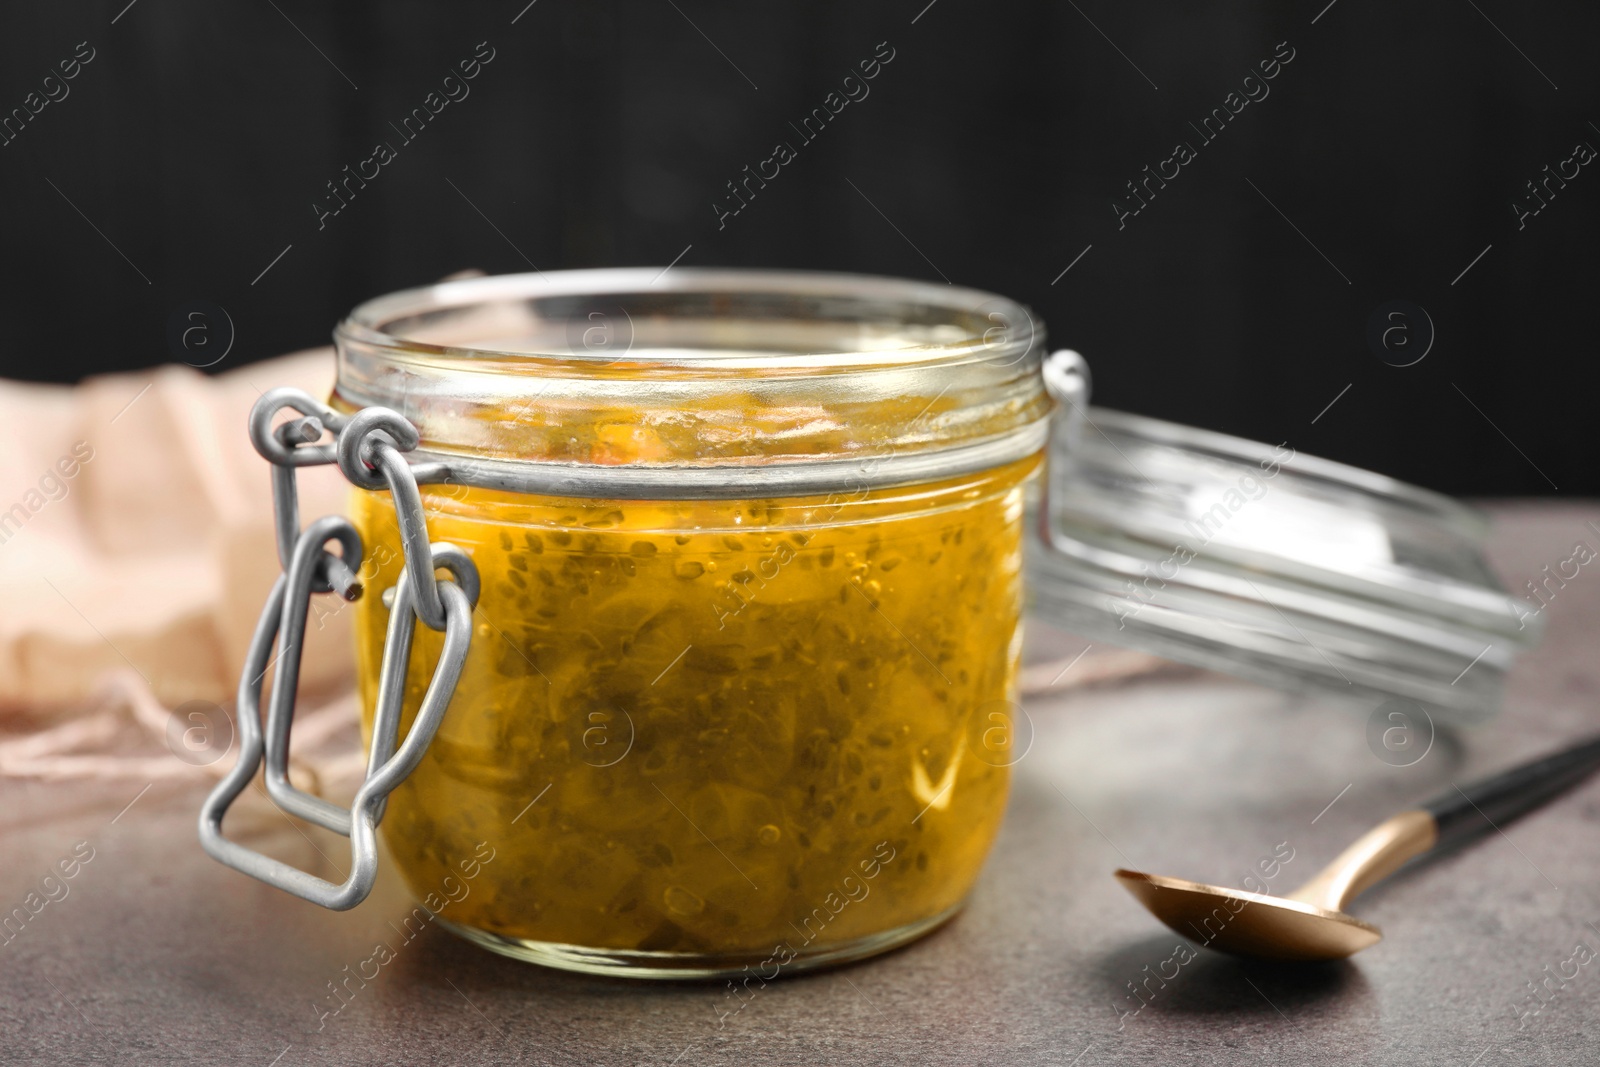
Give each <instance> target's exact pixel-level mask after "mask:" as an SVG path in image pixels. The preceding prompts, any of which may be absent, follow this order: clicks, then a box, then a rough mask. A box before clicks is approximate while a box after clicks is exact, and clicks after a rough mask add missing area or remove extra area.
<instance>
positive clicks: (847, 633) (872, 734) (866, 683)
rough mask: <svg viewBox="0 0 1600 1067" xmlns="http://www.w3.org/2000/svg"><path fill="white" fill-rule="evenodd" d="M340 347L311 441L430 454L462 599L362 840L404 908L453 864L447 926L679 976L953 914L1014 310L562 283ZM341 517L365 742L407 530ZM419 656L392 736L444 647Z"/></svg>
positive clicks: (747, 279)
mask: <svg viewBox="0 0 1600 1067" xmlns="http://www.w3.org/2000/svg"><path fill="white" fill-rule="evenodd" d="M335 336H336V341H337V351H338V378H337V384H336V386H335V389H334V394H333V397H332V400H331V408H332V410H333V411H334V412H337V413H338V415H339V416H342V417H343V418H345V419H350V418H352V417H354V416H355V415H356V414H357V413H358V412H362V411H364V410H366V411H371V410H373V409H375V408H381V409H389V410H390V411H393V412H397V413H399V415H401V416H403V418H404V420H405V422H406V423H409V424H410V425H411V426H412V427H414V428H415V433H416V435H417V441H416V444H415V446H414V447H412V448H409V449H407V454H406V460H407V461H408V462H409V464H410V466H411V469H412V470H413V471H416V472H419V476H418V478H417V480H418V481H419V482H421V483H422V484H421V485H420V487H419V500H420V505H421V510H420V513H421V515H422V516H423V517H424V521H425V525H426V538H427V542H428V543H431V544H432V545H433V546H434V547H435V548H438V547H439V546H441V545H443V544H448V545H450V546H454V548H455V549H459V550H461V551H464V552H465V554H466V556H467V557H469V558H470V560H471V562H472V564H473V566H474V567H475V570H476V574H477V580H478V583H479V585H480V588H481V592H480V595H479V599H478V602H477V605H476V608H475V610H474V611H473V614H472V619H471V634H470V650H469V651H467V652H466V654H465V657H464V661H463V662H462V664H461V666H460V673H459V679H458V680H457V681H456V683H455V689H454V697H453V699H451V700H450V701H449V706H448V712H447V713H446V714H444V715H443V716H442V719H441V720H440V722H439V724H438V726H437V732H436V733H435V734H434V736H433V737H432V742H431V744H430V745H429V746H428V747H427V749H426V753H425V755H422V756H421V757H420V759H419V760H418V761H417V763H416V765H415V767H414V769H412V770H411V771H410V773H409V776H408V777H407V778H406V779H405V780H404V781H403V782H402V783H401V784H399V785H398V786H397V787H396V788H394V790H393V792H392V793H390V794H389V796H388V799H387V810H386V812H385V813H384V814H383V816H382V827H383V837H384V840H385V843H386V845H387V851H388V854H389V855H390V856H391V857H392V860H393V862H394V864H395V865H396V866H397V867H398V868H399V869H400V871H401V872H402V873H403V874H404V876H405V878H406V879H407V881H408V883H409V884H410V886H411V888H412V889H413V891H414V893H415V895H416V896H417V897H418V899H425V898H426V897H427V895H428V894H429V893H434V894H439V893H440V887H441V886H442V885H444V884H445V883H446V881H447V880H451V881H459V880H460V872H461V871H462V870H464V869H465V868H463V867H462V864H463V863H466V864H469V865H470V866H471V867H472V868H473V869H474V871H475V877H474V878H473V879H472V880H471V883H470V892H469V893H468V894H467V895H466V896H464V897H463V898H462V899H461V900H459V901H457V902H454V903H452V904H451V905H450V906H449V908H448V910H447V911H446V912H445V913H444V914H443V915H442V916H441V917H440V921H441V922H444V923H446V924H447V925H448V926H449V927H450V928H451V929H453V930H454V931H456V932H457V933H459V934H461V935H462V936H464V937H466V938H468V939H469V940H472V941H474V942H476V943H478V944H481V945H484V946H486V947H488V948H490V949H492V950H494V951H497V952H501V953H504V954H507V955H511V956H516V957H520V958H524V959H529V960H534V961H537V962H541V963H547V964H553V965H555V966H560V967H567V968H572V969H578V970H586V971H598V972H624V973H627V974H635V975H646V976H665V977H690V976H701V975H714V974H724V973H741V972H743V971H744V969H745V968H747V967H748V968H751V969H752V970H753V969H756V968H762V969H765V970H768V971H770V970H771V969H772V968H773V967H774V966H780V967H781V968H782V969H784V970H786V971H787V970H796V969H802V968H805V967H810V966H815V965H818V964H823V963H832V962H837V961H843V960H850V959H856V958H860V957H863V956H867V955H871V954H873V953H877V952H881V951H884V950H887V949H889V948H893V947H895V946H897V945H900V944H903V943H905V942H906V941H909V940H911V939H913V938H915V937H917V936H919V935H921V934H923V933H925V932H927V931H929V930H931V929H933V928H935V927H936V926H938V925H939V924H940V923H942V922H944V921H945V920H946V919H948V918H949V917H950V916H951V915H953V914H954V913H955V912H956V911H957V910H958V909H959V908H960V906H961V904H962V901H963V900H964V898H965V897H966V895H967V893H968V891H969V889H970V888H971V886H972V884H973V881H974V879H975V878H976V877H977V874H978V871H979V868H980V867H981V866H982V863H983V860H984V857H985V855H986V854H987V852H988V850H989V847H990V845H991V843H992V842H993V840H994V837H995V834H996V832H997V830H998V828H999V824H1000V820H1001V816H1002V813H1003V811H1004V808H1005V803H1006V795H1007V783H1008V775H1009V769H1008V764H1009V762H1010V760H1009V755H1008V752H1007V750H1006V746H1007V745H1008V743H1009V740H1010V735H1009V731H1008V727H1009V723H1010V715H1011V709H1012V708H1014V706H1015V704H1014V701H1015V697H1016V693H1015V676H1016V670H1017V666H1018V661H1019V658H1020V647H1021V634H1020V628H1019V621H1020V615H1021V611H1022V584H1021V572H1022V543H1023V536H1022V535H1023V515H1024V490H1025V486H1026V485H1027V483H1028V482H1029V480H1030V479H1031V477H1032V476H1033V475H1034V473H1035V471H1036V470H1037V469H1038V466H1039V460H1040V454H1041V452H1042V450H1043V447H1044V444H1045V441H1046V437H1047V420H1048V416H1049V414H1050V412H1051V410H1052V407H1053V405H1052V402H1051V400H1050V399H1049V397H1048V395H1047V393H1046V391H1045V389H1044V387H1043V384H1042V380H1041V377H1040V373H1039V365H1040V345H1041V343H1042V340H1043V338H1042V336H1040V335H1039V334H1038V333H1037V331H1035V330H1033V329H1032V325H1031V320H1030V319H1029V317H1028V315H1027V313H1026V312H1025V311H1024V310H1023V309H1022V308H1021V307H1019V306H1018V305H1015V304H1013V303H1011V302H1009V301H1005V300H1002V299H1000V298H998V297H994V296H991V295H989V294H986V293H978V292H973V291H971V290H964V289H959V288H954V287H949V286H940V285H930V284H923V283H916V282H903V281H894V280H887V279H878V278H865V277H854V276H843V275H825V274H795V273H768V272H749V271H741V272H718V271H695V270H672V271H670V272H666V273H657V272H652V271H639V270H614V271H575V272H563V273H549V274H542V275H521V276H513V277H495V278H483V279H473V280H467V281H458V282H450V283H446V284H442V285H437V286H434V287H431V288H428V289H422V290H416V291H412V292H406V293H400V294H396V295H392V296H388V297H384V298H382V299H379V300H375V301H372V302H370V303H368V304H366V305H363V306H362V307H360V308H357V309H356V310H355V311H354V312H353V313H352V314H351V315H350V317H349V318H348V319H347V320H346V321H345V322H344V323H342V324H341V325H340V326H339V328H338V330H337V332H336V335H335ZM369 466H371V464H370V461H369ZM445 469H447V470H448V474H442V473H441V472H442V471H443V470H445ZM430 470H431V472H432V473H423V472H427V471H430ZM354 494H355V495H354V500H353V515H352V518H353V520H354V527H355V530H356V531H357V533H358V534H359V538H360V542H361V543H362V544H363V545H364V546H365V562H364V564H363V565H362V566H361V567H360V568H359V572H360V580H361V581H362V583H363V584H364V585H365V586H366V588H367V595H366V596H364V597H363V598H362V599H361V600H360V601H359V603H358V606H357V618H356V630H357V662H358V675H359V679H360V685H361V692H362V697H363V703H364V706H365V709H366V714H365V725H366V728H367V732H368V741H369V743H370V742H372V740H373V727H374V716H375V713H376V709H377V708H378V706H379V705H380V703H382V699H381V697H380V688H381V687H382V681H383V676H384V673H385V671H387V670H393V669H394V668H393V667H392V666H390V665H389V664H388V662H387V661H386V658H385V654H384V652H385V647H386V635H387V632H388V631H389V629H390V624H391V619H392V617H393V616H394V615H395V613H396V612H397V611H398V610H399V609H398V608H397V607H396V606H395V597H394V590H395V587H396V585H397V583H398V582H399V580H400V578H401V575H402V574H403V573H404V572H405V570H406V567H407V557H408V556H409V555H411V554H412V553H411V546H410V545H408V544H407V543H406V539H405V538H404V537H403V536H402V529H401V527H402V526H403V525H404V524H405V521H406V520H405V519H404V517H403V515H404V511H403V509H400V508H397V502H396V499H395V498H392V497H391V495H390V494H389V493H383V492H369V491H367V490H366V489H356V490H355V491H354ZM403 496H404V494H402V497H403ZM352 569H354V568H352ZM405 619H406V621H407V622H408V623H409V621H410V616H409V614H406V615H405ZM415 629H416V634H415V638H414V646H413V647H412V648H411V650H410V655H409V669H408V671H407V672H406V673H405V674H404V676H403V678H402V676H400V675H398V674H396V676H395V679H394V682H393V683H392V684H395V685H397V686H398V687H400V688H403V693H404V699H403V701H401V710H400V713H399V719H400V721H399V734H400V735H402V736H403V735H407V734H409V733H411V732H413V724H414V720H415V718H416V716H417V712H418V708H419V706H420V705H421V702H422V698H423V694H424V692H425V691H426V690H427V688H428V686H429V684H430V678H431V677H432V675H433V673H434V665H435V664H436V663H438V662H439V661H440V660H441V659H442V658H444V651H445V649H444V646H445V644H446V642H447V641H448V640H453V639H454V638H452V637H448V636H447V634H446V633H445V632H441V631H438V630H434V629H431V628H429V627H428V626H416V627H415ZM271 734H272V730H271V727H270V725H269V728H268V736H269V747H270V737H271ZM373 747H374V751H377V750H379V749H381V748H382V747H383V746H382V745H381V744H375V745H374V746H373ZM485 856H492V857H493V858H492V860H491V861H488V862H485V861H484V857H485Z"/></svg>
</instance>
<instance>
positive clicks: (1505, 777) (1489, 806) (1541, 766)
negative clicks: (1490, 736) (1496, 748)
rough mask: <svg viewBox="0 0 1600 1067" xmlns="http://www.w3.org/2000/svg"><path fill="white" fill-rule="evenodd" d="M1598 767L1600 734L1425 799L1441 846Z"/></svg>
mask: <svg viewBox="0 0 1600 1067" xmlns="http://www.w3.org/2000/svg"><path fill="white" fill-rule="evenodd" d="M1596 768H1600V737H1593V738H1590V739H1589V740H1587V741H1580V742H1579V743H1578V744H1576V745H1573V746H1572V747H1570V748H1566V749H1563V750H1562V751H1560V752H1557V753H1555V754H1554V755H1552V756H1546V757H1544V758H1543V759H1538V760H1534V761H1533V762H1532V763H1525V764H1523V765H1522V766H1520V767H1514V768H1512V769H1511V770H1509V771H1505V772H1504V773H1502V774H1497V775H1495V776H1494V777H1493V778H1486V779H1484V780H1483V781H1481V782H1474V783H1473V784H1472V785H1469V786H1467V787H1466V788H1464V789H1463V788H1461V787H1459V786H1452V787H1451V788H1450V789H1449V790H1448V791H1446V792H1445V793H1442V794H1440V795H1439V796H1437V797H1435V798H1434V799H1433V800H1431V801H1429V802H1428V803H1427V804H1424V805H1423V806H1422V807H1423V810H1424V811H1426V812H1427V813H1428V814H1430V815H1432V816H1433V819H1434V822H1436V823H1437V824H1438V826H1439V840H1438V845H1437V846H1436V847H1439V846H1445V845H1453V844H1455V843H1456V842H1458V841H1461V840H1464V839H1466V838H1468V837H1471V836H1473V835H1474V834H1477V833H1481V832H1482V831H1484V830H1487V829H1489V828H1490V827H1491V826H1500V825H1503V824H1504V823H1506V822H1509V821H1510V820H1512V819H1515V818H1516V817H1517V816H1519V815H1522V814H1523V813H1525V812H1528V811H1532V810H1533V809H1534V808H1536V807H1538V806H1539V805H1541V804H1543V803H1544V802H1545V801H1547V800H1549V799H1551V798H1552V797H1554V796H1556V795H1557V794H1559V793H1563V792H1565V791H1566V790H1568V789H1570V788H1571V787H1573V786H1575V785H1577V784H1578V783H1579V782H1581V781H1583V779H1585V778H1587V777H1588V776H1589V774H1590V773H1591V772H1593V771H1594V770H1595V769H1596Z"/></svg>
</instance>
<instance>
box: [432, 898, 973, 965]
mask: <svg viewBox="0 0 1600 1067" xmlns="http://www.w3.org/2000/svg"><path fill="white" fill-rule="evenodd" d="M965 905H966V901H965V900H960V901H958V902H956V904H954V905H953V906H951V907H949V908H946V909H945V910H944V911H942V912H940V913H939V914H937V915H935V916H932V917H931V918H927V919H920V920H918V921H917V922H914V923H907V924H906V925H905V926H897V927H895V928H894V929H893V930H885V931H883V932H882V933H877V934H869V935H868V936H866V937H858V938H855V939H853V940H850V941H844V942H839V943H835V944H831V945H826V946H820V947H818V948H814V949H809V950H808V949H801V950H799V951H798V952H797V954H796V955H795V957H794V959H792V960H789V961H788V962H787V963H784V964H783V965H782V971H783V973H785V974H794V973H798V972H801V971H811V970H817V969H819V968H823V967H832V966H837V965H840V964H846V963H854V962H856V961H858V960H864V959H867V958H868V957H870V956H877V955H880V954H882V953H884V952H888V951H890V950H891V949H896V948H899V947H900V946H902V945H906V944H909V943H911V942H912V941H915V940H917V938H919V937H923V936H925V935H927V934H930V933H932V932H933V931H934V930H937V929H938V928H939V927H940V926H943V925H944V924H945V923H947V922H949V921H950V920H951V919H953V918H954V917H955V915H956V913H957V912H959V911H960V910H961V909H962V908H963V907H964V906H965ZM435 921H436V922H437V923H438V924H439V925H441V926H443V927H444V928H445V929H447V930H449V931H450V932H451V933H453V934H455V935H456V936H457V937H459V938H462V939H463V940H465V941H470V942H471V943H472V944H474V945H478V946H480V947H482V948H486V949H488V950H489V951H490V952H496V953H499V954H500V955H502V956H510V957H511V958H512V959H516V960H526V961H527V962H529V963H537V964H541V965H542V966H545V967H554V968H556V969H557V970H562V971H577V972H579V973H580V974H598V975H606V976H609V977H613V978H651V979H688V980H693V979H706V978H729V977H739V976H743V975H745V974H747V973H749V972H748V971H747V970H746V969H747V968H751V969H755V968H767V967H771V966H773V960H772V954H771V951H770V950H769V951H767V952H762V953H730V954H728V955H711V954H707V953H699V952H637V951H633V950H630V949H613V948H588V947H585V946H583V945H564V944H561V943H559V942H554V941H526V940H523V939H521V938H514V937H505V936H503V935H501V934H495V933H490V932H489V931H487V930H479V929H477V928H475V927H471V926H461V925H459V924H457V923H453V922H450V921H449V920H448V919H445V918H443V917H442V916H441V917H439V918H437V919H436V920H435Z"/></svg>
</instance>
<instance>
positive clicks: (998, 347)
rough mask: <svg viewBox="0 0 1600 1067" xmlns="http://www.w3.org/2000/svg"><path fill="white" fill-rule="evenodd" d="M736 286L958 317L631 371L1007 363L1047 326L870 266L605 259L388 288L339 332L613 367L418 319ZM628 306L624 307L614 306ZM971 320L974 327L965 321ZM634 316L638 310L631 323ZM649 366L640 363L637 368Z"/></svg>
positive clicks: (374, 340) (464, 353)
mask: <svg viewBox="0 0 1600 1067" xmlns="http://www.w3.org/2000/svg"><path fill="white" fill-rule="evenodd" d="M732 294H740V295H748V296H768V297H773V298H788V299H799V300H805V299H810V300H819V301H829V302H831V303H830V307H831V308H832V309H834V310H835V311H839V310H843V309H844V307H845V305H846V304H854V305H857V306H858V307H859V308H860V309H861V310H862V311H863V312H864V311H866V310H868V309H870V308H871V307H872V306H874V305H876V306H877V307H879V308H881V309H885V310H887V309H890V308H898V309H902V310H901V313H900V316H899V318H900V319H902V320H904V319H905V318H906V314H905V310H904V309H910V308H920V309H922V310H923V311H924V312H925V313H927V314H928V315H929V317H930V318H931V316H932V315H934V314H944V315H946V316H948V317H949V318H950V319H951V320H952V321H950V322H947V323H944V324H941V325H942V327H943V329H942V332H943V333H946V334H948V335H949V336H950V340H949V341H947V342H943V343H940V342H937V341H928V342H924V343H918V344H902V345H898V346H882V347H880V346H873V347H858V348H854V349H846V348H844V347H843V346H836V347H835V348H834V349H832V350H824V351H815V352H773V351H751V352H744V353H735V352H730V351H719V352H717V353H716V354H715V355H707V354H706V353H705V352H703V351H699V352H697V351H695V350H694V349H693V348H691V347H687V346H686V347H685V348H683V349H678V350H675V351H671V352H662V351H657V352H653V353H652V355H651V357H650V359H649V360H647V361H640V360H636V359H629V360H628V362H629V363H630V364H632V365H633V368H634V369H635V370H636V371H648V370H658V371H664V372H668V373H671V372H672V371H674V370H676V371H679V372H689V373H691V374H694V376H697V377H698V376H701V375H703V374H705V373H706V372H712V373H713V376H714V375H715V373H716V372H737V373H741V374H748V373H750V372H753V371H757V372H759V371H765V372H780V373H781V372H785V371H787V372H801V373H805V374H818V373H827V372H828V371H830V370H850V369H857V368H860V367H863V366H891V365H892V366H900V367H908V366H928V365H938V364H943V363H952V362H957V363H959V362H962V361H966V360H972V359H981V360H985V361H993V362H998V363H1005V362H1008V361H1021V360H1022V359H1024V358H1025V357H1026V355H1027V353H1028V352H1029V351H1030V349H1033V348H1036V347H1037V346H1038V345H1039V344H1040V343H1041V340H1042V337H1043V328H1042V326H1041V325H1040V324H1039V323H1038V322H1037V321H1036V320H1035V319H1034V318H1033V316H1032V314H1031V313H1030V311H1029V310H1028V309H1027V308H1026V307H1025V306H1024V305H1022V304H1020V303H1018V302H1017V301H1014V300H1011V299H1010V298H1008V297H1004V296H1000V295H999V294H997V293H992V292H987V291H984V290H981V289H973V288H967V287H964V286H957V285H948V284H947V285H940V284H936V283H933V282H927V281H919V280H914V279H906V278H893V277H884V276H879V275H871V274H853V273H844V272H832V271H808V270H773V269H764V268H742V267H741V268H703V267H670V266H669V267H666V268H655V267H605V268H582V269H574V270H556V271H535V272H524V273H520V274H500V275H481V276H476V277H470V278H457V279H453V280H446V281H442V282H438V283H436V284H433V285H426V286H419V287H415V288H411V289H403V290H400V291H397V292H393V293H388V294H385V295H383V296H379V297H375V298H373V299H370V300H367V301H364V302H363V303H361V304H358V305H357V306H356V307H355V308H354V309H352V310H351V311H350V312H349V313H348V314H347V315H346V317H345V318H344V319H343V320H342V321H341V322H340V323H339V324H338V325H337V327H336V328H335V330H334V337H335V339H336V341H338V342H355V343H359V344H363V345H368V346H374V347H378V348H382V349H385V350H386V351H387V354H388V356H389V358H391V359H395V360H400V361H412V360H416V361H423V362H430V363H439V364H444V365H450V364H452V363H458V364H461V365H463V366H470V367H471V368H472V369H475V370H484V369H489V368H488V365H489V364H498V365H499V367H500V369H503V370H506V371H510V372H515V371H516V370H517V369H519V368H523V367H526V366H528V365H530V364H536V363H539V362H548V361H551V360H558V361H560V362H562V363H564V364H565V365H567V366H568V367H569V368H577V367H583V366H585V365H589V366H593V367H609V366H613V365H615V364H617V363H618V362H619V361H620V360H622V359H626V358H627V353H626V350H625V351H624V353H623V354H622V355H620V356H619V354H618V352H617V351H616V350H615V349H614V348H612V347H609V346H593V347H592V346H587V345H583V344H567V345H564V346H555V345H551V346H545V348H544V349H543V350H540V349H538V348H535V349H529V348H517V347H510V346H505V345H495V344H470V345H469V344H460V343H440V342H438V341H437V340H430V339H429V338H428V337H427V336H425V335H421V334H419V333H418V331H417V330H416V328H415V325H412V326H411V327H410V328H404V327H402V326H400V325H399V324H403V323H404V324H417V323H426V322H427V321H428V320H429V319H430V318H433V317H437V316H439V315H441V314H446V313H450V312H462V311H464V310H466V309H471V308H473V307H476V306H484V305H492V304H508V303H511V302H519V301H533V300H559V299H561V298H581V299H586V300H589V301H591V302H594V301H602V300H607V299H614V298H617V297H620V296H624V295H631V296H678V297H688V296H713V295H717V296H726V295H732ZM616 306H617V308H618V310H621V311H622V312H623V313H624V314H625V315H631V313H630V312H629V311H628V309H627V306H626V305H625V304H618V305H616ZM962 320H964V321H965V323H966V324H967V325H966V326H965V327H963V326H962V325H961V321H962ZM628 324H629V325H631V318H630V319H629V322H628ZM641 364H643V365H641Z"/></svg>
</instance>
